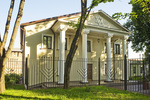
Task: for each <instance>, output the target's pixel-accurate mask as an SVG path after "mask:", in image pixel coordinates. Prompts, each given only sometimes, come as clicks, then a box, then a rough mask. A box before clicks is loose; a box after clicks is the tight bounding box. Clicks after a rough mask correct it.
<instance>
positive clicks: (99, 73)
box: [98, 57, 101, 85]
mask: <svg viewBox="0 0 150 100" xmlns="http://www.w3.org/2000/svg"><path fill="white" fill-rule="evenodd" d="M100 75H101V69H100V57H99V59H98V85H100V78H101V76H100Z"/></svg>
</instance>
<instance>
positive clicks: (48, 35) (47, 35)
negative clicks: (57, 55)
mask: <svg viewBox="0 0 150 100" xmlns="http://www.w3.org/2000/svg"><path fill="white" fill-rule="evenodd" d="M44 36H46V37H51V47H50V48H48V47H44ZM53 38H54V37H53V35H50V34H42V49H53Z"/></svg>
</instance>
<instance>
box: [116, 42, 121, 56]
mask: <svg viewBox="0 0 150 100" xmlns="http://www.w3.org/2000/svg"><path fill="white" fill-rule="evenodd" d="M115 49H116V54H120V44H115Z"/></svg>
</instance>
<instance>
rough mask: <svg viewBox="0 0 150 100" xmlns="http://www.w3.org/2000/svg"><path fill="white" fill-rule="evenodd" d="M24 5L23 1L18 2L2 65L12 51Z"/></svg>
mask: <svg viewBox="0 0 150 100" xmlns="http://www.w3.org/2000/svg"><path fill="white" fill-rule="evenodd" d="M24 3H25V0H21V1H20V6H19V11H18V15H17V18H16V21H15V25H14V29H13V33H12V36H11V40H10V44H9V47H8V50H7V52H6V55H5V58H4V61H3V65H4V64H5V63H6V61H7V59H8V57H9V55H10V53H11V51H12V48H13V46H14V43H15V39H16V35H17V32H18V27H19V24H20V20H21V18H22V15H23V7H24Z"/></svg>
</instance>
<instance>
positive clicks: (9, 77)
mask: <svg viewBox="0 0 150 100" xmlns="http://www.w3.org/2000/svg"><path fill="white" fill-rule="evenodd" d="M19 80H20V75H18V74H15V73H12V74H6V75H5V85H6V87H8V86H12V85H15V84H18V83H19Z"/></svg>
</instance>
